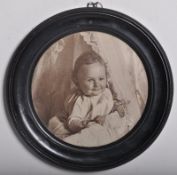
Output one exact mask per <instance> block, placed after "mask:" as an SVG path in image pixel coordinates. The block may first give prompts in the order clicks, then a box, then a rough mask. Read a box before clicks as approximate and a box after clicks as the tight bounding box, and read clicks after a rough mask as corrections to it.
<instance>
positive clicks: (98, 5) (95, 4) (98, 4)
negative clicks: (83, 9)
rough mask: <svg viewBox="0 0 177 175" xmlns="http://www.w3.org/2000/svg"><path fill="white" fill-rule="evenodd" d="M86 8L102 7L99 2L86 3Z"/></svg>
mask: <svg viewBox="0 0 177 175" xmlns="http://www.w3.org/2000/svg"><path fill="white" fill-rule="evenodd" d="M87 7H96V8H103V5H102V4H101V3H100V2H88V3H87Z"/></svg>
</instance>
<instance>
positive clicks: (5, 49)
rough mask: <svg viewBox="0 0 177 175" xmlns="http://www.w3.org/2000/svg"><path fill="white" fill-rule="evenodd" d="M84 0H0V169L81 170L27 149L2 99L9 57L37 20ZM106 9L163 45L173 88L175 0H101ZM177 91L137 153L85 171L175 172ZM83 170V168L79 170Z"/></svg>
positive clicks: (6, 174) (111, 174) (60, 173)
mask: <svg viewBox="0 0 177 175" xmlns="http://www.w3.org/2000/svg"><path fill="white" fill-rule="evenodd" d="M87 2H88V0H67V1H66V0H65V1H63V0H30V1H29V0H28V1H27V0H14V1H11V0H1V3H0V83H1V84H0V90H1V93H0V98H1V100H0V103H1V105H0V174H2V175H11V174H13V175H27V174H28V175H30V174H39V175H40V174H41V175H48V174H50V175H69V174H81V173H82V172H72V171H67V170H64V169H61V168H57V167H54V166H52V165H49V164H47V163H46V162H44V161H42V160H41V159H39V158H38V157H36V156H35V155H34V154H32V153H31V152H30V151H29V150H28V149H26V147H25V146H24V145H23V144H22V143H21V141H20V139H19V138H17V136H16V134H14V132H15V131H14V129H12V126H11V125H10V123H9V120H8V118H7V115H6V112H5V108H4V103H3V85H4V76H5V71H6V68H7V65H8V62H9V60H10V58H11V56H12V54H13V52H14V51H15V49H16V47H17V46H18V44H19V43H20V42H21V40H22V39H23V38H24V37H25V35H27V33H28V32H30V31H31V30H32V29H33V28H34V27H35V26H36V25H38V24H39V23H40V22H42V21H43V20H45V19H46V18H49V17H50V16H52V15H54V14H56V13H59V12H61V11H64V10H68V9H71V8H77V7H85V6H86V3H87ZM99 2H101V3H102V4H103V6H104V7H105V8H110V9H114V10H117V11H120V12H123V13H125V14H127V15H129V16H131V17H133V18H134V19H136V20H138V21H139V22H140V23H142V24H143V25H144V26H146V27H147V28H148V29H149V30H150V31H151V32H152V33H153V34H154V35H155V36H156V38H157V39H158V41H159V42H160V43H161V45H162V47H163V48H164V50H165V52H166V54H167V56H168V59H169V61H170V64H171V68H172V72H173V78H174V88H175V87H176V82H177V1H176V0H170V1H167V0H155V1H154V0H148V1H147V0H133V1H131V0H100V1H99ZM176 105H177V96H176V93H175V91H174V99H173V106H172V110H171V113H170V116H169V119H168V121H167V123H166V125H165V128H164V129H163V131H162V132H161V134H160V136H159V137H158V138H157V139H156V141H155V142H154V143H153V144H152V145H151V147H149V148H148V149H147V150H146V151H145V152H144V153H142V154H141V155H140V156H138V157H137V158H135V159H134V160H132V161H131V162H128V163H126V164H124V165H122V166H120V167H117V168H114V169H110V170H106V171H102V172H91V173H85V174H92V175H96V174H100V173H102V174H103V175H116V174H119V175H130V174H131V175H142V174H143V175H148V174H155V175H157V174H160V175H165V174H169V175H175V174H177V137H176V133H177V117H176V112H177V110H176V108H175V106H176ZM82 174H83V173H82Z"/></svg>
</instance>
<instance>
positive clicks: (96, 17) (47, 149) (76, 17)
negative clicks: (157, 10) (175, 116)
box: [5, 8, 173, 171]
mask: <svg viewBox="0 0 177 175" xmlns="http://www.w3.org/2000/svg"><path fill="white" fill-rule="evenodd" d="M81 31H100V32H104V33H108V34H111V35H113V36H115V37H118V38H120V39H122V40H123V41H125V42H126V43H128V44H129V46H131V47H132V48H133V50H135V52H136V53H137V54H138V55H139V57H140V58H141V60H142V62H143V64H144V67H145V69H146V73H147V76H148V83H149V96H148V101H147V105H146V107H145V110H144V113H143V116H142V118H141V119H140V121H139V122H138V124H137V125H136V126H135V127H134V129H133V130H132V131H131V132H129V133H128V134H127V135H126V136H125V137H123V138H122V139H120V140H118V141H117V142H115V143H112V144H109V145H106V146H101V147H96V148H83V147H77V146H73V145H69V144H67V143H64V142H62V141H59V140H57V139H56V138H54V137H53V136H52V135H51V134H50V133H49V132H48V130H47V129H46V128H45V127H44V126H43V125H42V123H41V121H40V120H39V119H38V117H37V116H36V113H35V111H34V108H33V105H32V99H31V81H32V75H33V71H34V68H35V65H36V63H37V61H38V59H39V58H40V56H41V54H42V53H43V52H44V51H45V50H46V49H47V48H48V47H49V46H50V45H51V44H52V43H54V42H55V41H57V40H58V39H60V38H63V37H64V36H67V35H69V34H72V33H76V32H81ZM172 96H173V81H172V73H171V69H170V66H169V62H168V59H167V57H166V55H165V53H164V51H163V49H162V47H161V46H160V44H159V43H158V41H157V40H156V39H155V37H154V36H153V35H152V34H151V33H150V32H149V31H148V30H147V29H146V28H145V27H143V26H142V25H141V24H139V23H138V22H137V21H135V20H134V19H132V18H130V17H128V16H126V15H124V14H122V13H119V12H116V11H112V10H109V9H104V8H79V9H73V10H69V11H66V12H63V13H60V14H57V15H55V16H53V17H51V18H49V19H48V20H46V21H44V22H43V23H41V24H40V25H38V26H37V27H36V28H35V29H34V30H33V31H31V32H30V33H29V35H27V37H26V38H25V39H24V40H23V42H22V43H21V44H20V46H19V47H18V48H17V50H16V52H15V53H14V55H13V57H12V59H11V62H10V64H9V67H8V69H7V76H6V83H5V101H6V107H7V110H8V111H9V114H10V115H9V116H10V118H11V119H12V123H13V124H14V126H15V128H16V129H17V131H18V133H19V135H20V136H21V137H22V138H23V140H24V141H25V142H26V143H27V144H28V145H29V147H30V148H32V150H34V151H35V152H37V154H39V155H40V156H41V157H42V158H44V159H46V160H49V161H50V162H53V163H54V164H55V165H59V166H62V167H63V166H64V167H67V168H70V169H77V170H84V171H92V170H102V169H107V168H111V167H115V166H118V165H121V164H123V163H126V162H128V161H130V160H131V159H133V158H135V157H136V156H138V155H139V154H140V153H142V152H143V151H144V150H146V149H147V148H148V146H150V145H151V144H152V142H153V141H154V140H155V139H156V137H157V136H158V135H159V133H160V132H161V130H162V129H163V126H164V124H165V123H166V120H167V118H168V115H169V112H170V108H171V104H172Z"/></svg>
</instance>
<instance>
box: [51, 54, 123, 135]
mask: <svg viewBox="0 0 177 175" xmlns="http://www.w3.org/2000/svg"><path fill="white" fill-rule="evenodd" d="M108 78H109V75H108V71H107V67H106V64H105V62H104V60H103V59H102V58H101V57H100V56H99V55H98V54H96V53H95V52H86V53H84V54H82V55H81V56H80V57H79V58H78V59H77V60H76V63H75V66H74V70H73V82H74V83H75V85H76V87H77V88H76V89H75V90H74V92H73V93H72V94H71V95H70V96H69V97H68V98H67V99H66V102H65V111H66V114H67V116H68V118H67V122H66V125H65V127H64V125H63V127H62V125H61V123H60V122H59V121H58V126H59V125H60V127H58V126H57V127H58V128H60V131H59V130H58V133H59V132H60V133H62V132H63V134H64V133H65V132H66V133H67V134H68V132H71V133H76V132H79V131H80V130H82V129H84V128H86V127H89V125H91V124H93V123H98V124H101V125H103V124H104V121H105V117H106V116H107V115H108V114H109V113H110V112H112V110H113V109H114V108H115V104H116V103H117V104H118V105H117V107H116V108H119V107H121V105H119V101H116V103H115V99H114V98H113V93H112V92H111V90H112V86H110V84H109V81H108ZM118 112H119V114H120V116H121V115H122V116H123V115H124V110H123V108H120V109H119V111H118ZM53 120H54V119H53ZM57 120H59V119H57ZM54 123H55V124H56V122H54V121H52V119H51V120H50V121H49V129H50V130H52V129H51V128H54V127H53V125H54ZM62 129H63V130H62ZM55 131H56V128H55ZM55 131H54V129H53V132H55ZM67 134H66V135H67ZM55 135H56V134H55Z"/></svg>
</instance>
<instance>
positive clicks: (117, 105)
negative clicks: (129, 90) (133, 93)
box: [112, 100, 126, 117]
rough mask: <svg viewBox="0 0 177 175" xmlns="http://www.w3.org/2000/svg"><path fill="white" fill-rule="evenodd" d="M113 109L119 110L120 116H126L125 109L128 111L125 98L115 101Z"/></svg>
mask: <svg viewBox="0 0 177 175" xmlns="http://www.w3.org/2000/svg"><path fill="white" fill-rule="evenodd" d="M112 111H113V112H114V111H117V112H118V113H119V115H120V117H124V116H125V111H126V102H125V101H124V100H121V101H117V100H115V101H114V106H113V109H112Z"/></svg>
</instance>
